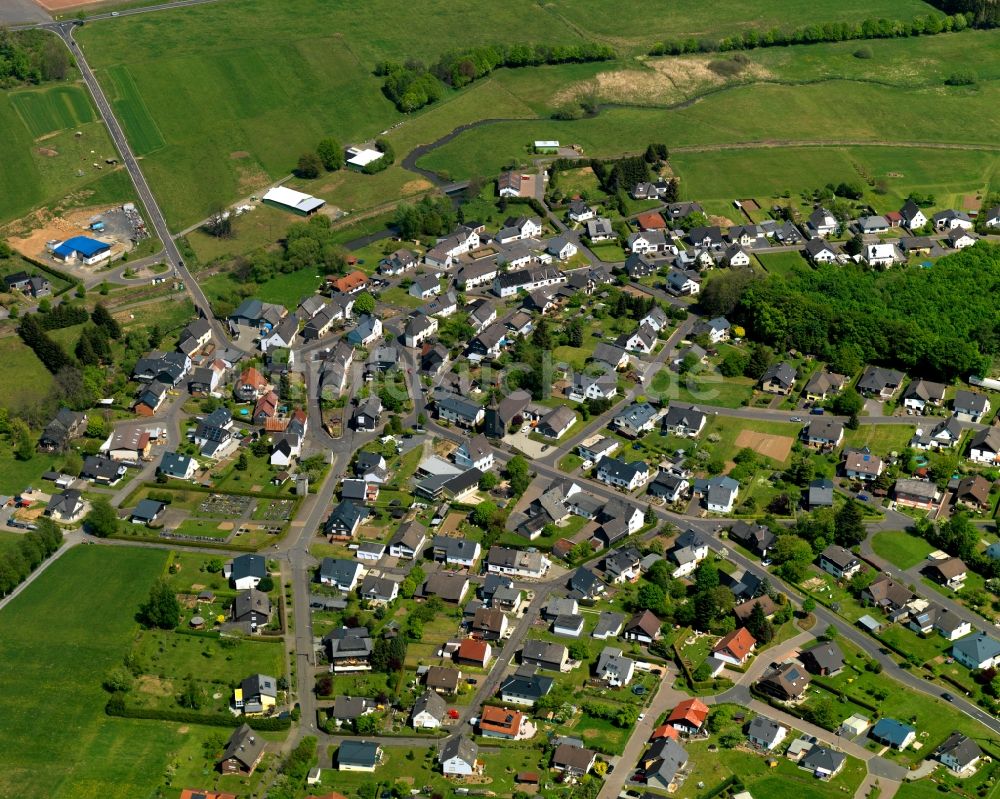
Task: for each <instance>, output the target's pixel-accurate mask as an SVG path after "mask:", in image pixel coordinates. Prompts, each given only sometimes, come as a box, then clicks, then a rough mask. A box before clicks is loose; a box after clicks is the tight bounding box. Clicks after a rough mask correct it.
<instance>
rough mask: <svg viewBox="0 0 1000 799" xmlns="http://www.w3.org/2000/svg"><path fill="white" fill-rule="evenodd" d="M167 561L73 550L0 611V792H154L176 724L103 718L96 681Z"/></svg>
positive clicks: (109, 550)
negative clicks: (0, 698)
mask: <svg viewBox="0 0 1000 799" xmlns="http://www.w3.org/2000/svg"><path fill="white" fill-rule="evenodd" d="M166 557H167V556H166V553H165V552H160V551H157V550H151V549H131V548H126V547H83V546H81V547H77V548H74V549H71V550H69V551H68V552H66V553H65V554H64V555H63V556H62V557H61V558H60V559H59V560H58V561H57V562H55V563H54V564H53V565H52V566H50V567H49V568H48V569H47V570H46V571H45V572H44V573H42V574H41V575H40V576H39V577H38V579H37V580H36V581H35V582H34V583H32V584H31V585H30V586H28V588H26V589H25V591H24V593H22V594H21V595H20V596H19V597H17V599H15V600H14V601H13V603H12V604H11V605H10V606H9V607H7V608H6V609H5V610H4V611H3V612H2V613H0V660H2V662H3V663H4V664H5V666H4V669H3V671H2V673H0V686H2V689H3V692H4V696H5V697H6V708H5V713H4V717H5V723H4V724H3V725H2V726H0V747H2V751H3V752H4V763H5V768H4V769H3V771H2V773H0V795H2V796H10V797H14V796H46V797H52V799H109V798H110V799H132V797H135V796H148V795H151V794H152V793H153V791H154V789H155V788H156V786H157V785H158V784H159V781H160V778H161V775H162V774H163V769H164V767H165V766H166V763H167V760H168V757H169V754H170V752H171V751H172V750H173V749H175V748H176V747H177V746H178V745H179V743H180V740H181V736H179V735H178V732H177V727H176V726H175V725H171V724H160V723H151V722H145V721H130V720H123V719H114V718H109V717H107V716H105V714H104V703H105V702H106V700H107V694H106V693H105V692H104V690H103V689H102V688H101V680H102V679H103V677H104V675H105V674H106V673H107V672H108V671H109V670H110V669H112V668H113V667H115V666H116V665H118V664H120V663H121V659H122V657H123V655H124V654H125V652H126V650H127V648H128V644H129V640H130V637H131V636H132V635H133V633H134V630H135V626H136V625H135V621H134V620H133V615H134V614H135V611H136V608H137V607H138V605H139V603H140V602H141V601H142V600H143V599H145V597H146V595H147V593H148V590H149V586H150V585H151V584H152V582H153V581H154V580H155V579H156V577H158V576H159V575H160V574H162V572H163V568H164V565H165V563H166ZM84 596H85V597H86V598H87V601H85V602H81V601H80V597H84ZM98 609H99V610H98ZM98 616H99V619H100V623H99V624H98V623H96V619H97V618H98ZM74 664H76V665H77V666H79V665H81V664H86V668H77V667H74Z"/></svg>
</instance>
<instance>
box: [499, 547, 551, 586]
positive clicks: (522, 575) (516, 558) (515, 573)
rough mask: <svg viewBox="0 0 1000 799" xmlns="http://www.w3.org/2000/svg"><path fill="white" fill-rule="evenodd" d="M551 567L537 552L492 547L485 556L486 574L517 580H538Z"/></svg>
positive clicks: (547, 560) (546, 559) (549, 562)
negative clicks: (503, 575)
mask: <svg viewBox="0 0 1000 799" xmlns="http://www.w3.org/2000/svg"><path fill="white" fill-rule="evenodd" d="M551 565H552V564H551V561H549V559H548V558H546V557H545V555H544V554H542V553H541V552H538V551H534V552H527V551H522V550H519V549H512V548H511V547H501V546H492V547H490V551H489V552H488V553H487V555H486V570H487V571H488V572H490V573H492V574H505V575H507V576H510V577H514V578H519V579H527V580H540V579H541V578H542V577H544V576H545V573H546V572H547V571H548V569H549V566H551Z"/></svg>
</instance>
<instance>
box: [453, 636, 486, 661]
mask: <svg viewBox="0 0 1000 799" xmlns="http://www.w3.org/2000/svg"><path fill="white" fill-rule="evenodd" d="M489 647H490V645H489V644H488V643H486V642H485V641H477V640H475V639H474V638H465V639H463V640H462V643H460V644H459V645H458V656H459V657H460V658H462V660H475V661H479V662H482V661H483V660H485V659H486V653H487V652H488V651H489Z"/></svg>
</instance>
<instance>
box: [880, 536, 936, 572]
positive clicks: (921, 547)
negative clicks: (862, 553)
mask: <svg viewBox="0 0 1000 799" xmlns="http://www.w3.org/2000/svg"><path fill="white" fill-rule="evenodd" d="M872 549H874V550H875V554H876V555H878V556H879V557H880V558H885V559H886V560H887V561H889V562H890V563H892V564H894V565H896V566H898V567H899V568H900V569H909V568H912V567H913V566H916V565H917V564H918V563H920V562H922V561H924V560H926V559H927V555H928V554H930V553H931V552H932V551H933V549H934V547H932V546H931V545H930V544H928V543H927V542H926V541H924V539H922V538H918V537H917V536H915V535H910V534H909V533H904V532H902V531H901V530H889V531H886V532H881V533H875V535H874V536H873V537H872Z"/></svg>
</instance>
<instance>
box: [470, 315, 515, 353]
mask: <svg viewBox="0 0 1000 799" xmlns="http://www.w3.org/2000/svg"><path fill="white" fill-rule="evenodd" d="M507 336H508V330H507V326H506V325H505V324H504V323H503V322H494V323H493V324H492V325H490V326H489V327H487V328H486V329H485V330H483V331H482V332H481V333H479V334H478V335H477V336H476V337H475V338H473V339H472V341H470V342H469V348H468V351H467V356H468V358H469V360H470V361H472V362H473V363H478V362H479V361H483V360H485V359H487V358H496V357H498V356H499V355H500V353H501V352H502V351H503V348H504V346H505V345H506V344H507Z"/></svg>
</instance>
